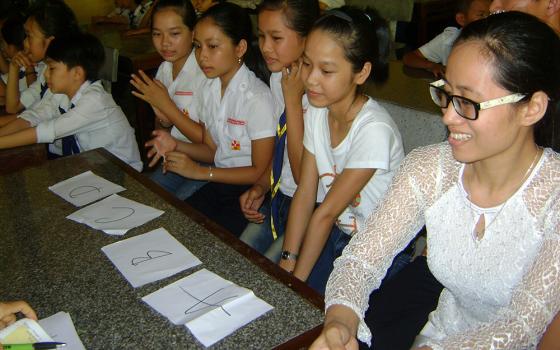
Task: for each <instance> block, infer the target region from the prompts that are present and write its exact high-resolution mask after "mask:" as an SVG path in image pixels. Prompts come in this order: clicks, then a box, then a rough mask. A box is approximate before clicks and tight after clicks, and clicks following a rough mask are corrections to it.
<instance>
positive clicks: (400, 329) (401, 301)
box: [360, 256, 443, 350]
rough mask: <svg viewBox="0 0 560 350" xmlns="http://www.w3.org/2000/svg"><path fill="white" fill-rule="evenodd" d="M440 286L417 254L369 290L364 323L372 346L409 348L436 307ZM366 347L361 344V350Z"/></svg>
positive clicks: (389, 349) (387, 349)
mask: <svg viewBox="0 0 560 350" xmlns="http://www.w3.org/2000/svg"><path fill="white" fill-rule="evenodd" d="M442 289H443V285H442V284H441V283H439V282H438V280H436V278H435V277H434V276H433V275H432V273H431V272H430V269H429V268H428V264H427V260H426V257H425V256H419V257H417V258H416V259H414V261H412V262H411V263H409V264H408V265H406V266H405V267H404V268H403V269H402V270H401V271H399V272H398V273H397V274H396V275H395V276H394V277H393V278H391V279H389V280H384V281H383V283H382V284H381V287H380V288H379V289H378V290H376V291H374V292H373V293H371V295H370V299H369V306H370V308H369V309H368V310H367V311H366V315H365V322H366V324H367V326H368V327H369V329H370V330H371V333H372V336H373V339H372V347H371V349H375V350H400V349H403V350H409V349H410V347H411V346H412V343H413V342H414V338H416V336H417V335H418V333H420V331H421V330H422V328H424V325H425V324H426V322H427V321H428V315H429V314H430V312H432V311H433V310H434V309H435V308H436V307H437V303H438V300H439V296H440V294H441V291H442ZM364 349H368V347H367V345H366V344H364V343H360V350H364Z"/></svg>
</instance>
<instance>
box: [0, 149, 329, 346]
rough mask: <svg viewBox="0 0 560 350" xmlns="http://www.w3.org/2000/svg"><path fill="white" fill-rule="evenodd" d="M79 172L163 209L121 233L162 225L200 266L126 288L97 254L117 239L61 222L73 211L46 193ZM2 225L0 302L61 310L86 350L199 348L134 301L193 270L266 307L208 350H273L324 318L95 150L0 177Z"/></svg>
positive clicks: (47, 312)
mask: <svg viewBox="0 0 560 350" xmlns="http://www.w3.org/2000/svg"><path fill="white" fill-rule="evenodd" d="M86 170H92V171H93V172H94V173H96V174H97V175H99V176H102V177H104V178H106V179H108V180H109V181H112V182H115V183H117V184H120V185H122V186H124V187H125V188H126V189H127V190H126V191H124V192H122V193H120V195H121V196H123V197H126V198H130V199H132V200H135V201H138V202H141V203H144V204H146V205H150V206H153V207H155V208H158V209H161V210H164V211H165V214H164V215H162V216H161V217H160V218H158V219H155V220H153V221H151V222H149V223H147V224H145V225H143V226H141V227H139V228H136V229H133V230H131V231H129V232H128V233H127V234H126V235H125V236H124V237H123V238H129V237H132V236H135V235H139V234H142V233H146V232H148V231H151V230H153V229H156V228H158V227H164V228H166V229H167V230H168V231H169V232H170V233H171V234H172V235H173V236H174V237H176V238H177V239H178V240H179V241H180V242H181V243H182V244H183V245H185V246H186V247H187V248H188V249H189V250H190V251H191V252H192V253H194V254H195V255H196V256H197V257H198V258H199V259H200V260H201V261H202V262H203V264H202V265H201V266H199V267H197V268H195V269H191V270H187V271H183V272H181V273H178V274H176V275H174V276H172V277H169V278H166V279H163V280H161V281H158V282H155V283H151V284H148V285H145V286H143V287H139V288H136V289H134V288H132V287H131V286H130V285H129V284H128V282H127V281H126V280H125V279H124V278H123V277H122V276H121V274H120V273H119V272H118V270H117V269H116V268H115V267H114V266H113V264H112V263H111V262H110V261H109V259H107V257H106V256H105V254H103V252H102V251H101V247H103V246H105V245H107V244H110V243H113V242H115V241H117V240H120V239H123V238H120V237H112V236H109V235H106V234H104V233H103V232H101V231H98V230H94V229H91V228H89V227H87V226H85V225H82V224H78V223H75V222H73V221H70V220H68V219H65V217H66V216H67V215H69V214H71V213H73V212H74V211H76V210H77V208H75V207H73V206H72V205H71V204H70V203H67V202H66V201H64V200H63V199H61V198H59V197H58V196H56V195H55V194H53V193H52V192H50V191H49V190H48V186H51V185H53V184H55V183H57V182H59V181H61V180H64V179H67V178H70V177H72V176H74V175H77V174H80V173H82V172H84V171H86ZM0 223H1V226H0V230H1V231H0V281H1V283H2V287H1V288H0V300H14V299H24V300H27V301H28V302H29V303H30V304H31V305H32V306H33V307H34V308H35V309H36V310H37V312H38V314H39V316H40V317H47V316H50V315H52V314H54V313H56V312H59V311H66V312H69V313H70V315H71V317H72V319H73V321H74V325H75V327H76V330H77V331H78V334H79V335H80V338H81V339H82V342H83V343H84V345H85V346H86V348H88V349H197V348H203V346H202V345H201V344H200V343H198V342H197V341H196V339H195V338H194V337H193V336H192V335H191V334H190V333H189V331H188V330H187V329H186V327H182V326H174V325H173V324H172V323H171V322H169V321H167V319H166V318H164V317H163V316H161V315H159V314H158V313H156V312H155V311H154V310H153V309H152V308H150V307H149V306H148V305H147V304H145V303H143V302H142V300H141V298H142V297H143V296H145V295H147V294H149V293H151V292H154V291H156V290H158V289H160V288H162V287H164V286H166V285H168V284H170V283H172V282H175V281H176V280H178V279H180V278H183V277H185V276H187V275H189V274H191V273H192V272H194V271H196V270H197V269H200V268H206V269H208V270H210V271H213V272H215V273H217V274H218V275H220V276H222V277H224V278H226V279H229V280H231V281H233V282H234V283H237V284H239V285H240V286H243V287H246V288H249V289H251V290H253V291H254V292H255V294H256V295H257V296H258V297H260V298H262V299H263V300H265V301H266V302H268V303H270V304H271V305H273V306H274V310H273V311H271V312H269V313H267V314H265V315H264V316H262V317H261V318H259V319H257V320H256V321H253V322H252V323H250V324H249V325H247V326H245V327H243V328H241V329H240V330H238V331H237V332H235V333H234V334H232V335H230V336H229V337H227V338H225V339H224V340H222V341H220V342H218V343H217V344H215V345H214V346H213V347H211V348H213V349H269V348H273V347H275V346H277V345H279V344H282V343H284V342H286V341H287V340H289V339H292V338H294V337H296V336H298V335H300V334H302V333H304V332H305V331H307V330H309V329H312V328H314V327H315V326H317V325H319V324H321V323H322V320H323V314H322V310H320V309H318V308H317V307H315V306H313V305H311V304H310V303H309V302H307V301H306V300H305V299H303V298H302V297H301V296H300V295H299V294H297V293H296V292H294V291H292V290H291V289H289V288H288V287H286V286H285V285H284V284H282V283H281V282H279V281H277V280H276V279H275V278H273V277H271V276H269V275H268V274H266V273H265V272H264V271H263V270H261V269H260V268H259V267H257V266H256V265H254V264H253V263H252V262H250V261H249V260H248V259H247V258H245V257H244V256H243V255H241V254H240V253H238V252H237V251H235V250H233V249H231V248H230V247H228V246H227V245H226V244H225V243H224V242H222V241H221V240H220V239H218V238H217V237H216V236H214V235H212V234H211V233H209V232H208V231H207V230H206V229H205V228H203V227H202V226H199V225H198V224H196V223H195V222H193V221H192V220H191V219H190V218H189V217H187V216H186V215H185V214H184V213H182V212H181V211H179V210H177V209H176V208H175V207H173V206H172V205H171V204H169V203H168V202H166V201H164V200H163V199H161V197H159V196H158V195H156V194H155V193H153V192H152V191H150V190H147V189H146V188H145V187H144V186H143V185H142V184H140V183H139V182H138V181H137V180H135V179H134V178H133V177H131V176H129V175H127V174H125V173H124V172H123V171H122V170H121V169H120V168H118V167H117V166H115V165H114V164H112V163H111V162H109V161H108V160H106V159H105V158H104V157H102V156H101V155H99V154H98V153H95V152H87V153H84V154H82V155H80V156H77V157H71V158H66V159H60V160H56V161H50V162H47V163H46V164H45V165H43V166H41V167H37V168H28V169H25V170H23V171H20V172H18V173H14V174H11V175H6V176H2V177H0Z"/></svg>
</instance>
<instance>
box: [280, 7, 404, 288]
mask: <svg viewBox="0 0 560 350" xmlns="http://www.w3.org/2000/svg"><path fill="white" fill-rule="evenodd" d="M388 45H389V43H388V37H387V28H386V26H385V25H384V22H383V20H382V19H380V18H378V16H376V15H375V14H374V13H365V12H362V11H360V10H357V9H354V8H342V9H340V10H332V11H329V12H327V13H326V14H325V15H324V16H323V17H322V18H321V19H319V20H318V21H317V22H316V23H315V25H314V27H313V29H312V30H311V33H310V34H309V36H308V37H307V42H306V44H305V51H304V55H303V67H302V77H303V81H304V84H305V88H306V93H307V97H308V98H309V102H310V103H311V106H310V107H309V109H308V111H307V115H306V123H305V136H304V140H303V144H304V147H305V149H304V151H303V158H302V164H301V173H300V181H299V184H298V188H297V190H296V193H295V195H294V200H293V201H292V206H291V208H290V214H289V218H288V228H287V230H286V237H285V239H284V252H283V253H282V258H283V259H282V260H281V261H280V266H281V267H283V268H284V269H286V270H288V271H293V272H294V275H295V276H296V277H298V278H299V279H301V280H304V281H305V280H307V282H308V284H309V285H310V286H311V287H313V288H314V289H316V290H317V291H319V292H321V293H324V288H325V284H326V281H327V278H328V275H329V274H330V271H331V270H332V264H333V261H334V259H336V257H338V256H339V255H340V253H341V252H342V249H343V248H344V246H345V245H346V244H347V243H348V241H349V240H350V237H351V236H352V235H354V234H355V233H356V232H357V231H358V230H359V229H361V228H362V227H363V225H364V221H365V217H366V216H367V215H368V214H369V212H371V211H372V210H373V209H375V207H376V206H377V204H378V202H379V201H380V199H381V198H382V197H383V195H384V193H385V191H386V189H387V188H388V185H389V183H390V181H391V178H392V176H393V173H394V172H395V170H396V168H397V167H398V165H399V163H400V161H401V160H402V159H403V158H404V150H403V146H402V140H401V136H400V133H399V131H398V129H397V127H396V125H395V123H394V122H393V120H392V119H391V117H390V116H389V114H388V113H387V111H385V109H383V108H382V107H381V106H380V105H379V104H377V103H376V102H375V101H373V100H372V99H371V98H369V97H368V96H366V95H363V94H362V93H360V90H359V88H358V87H359V86H360V85H362V84H364V83H365V82H366V80H367V79H368V78H370V77H371V78H373V79H374V80H375V81H383V80H384V79H386V77H387V69H388V66H387V51H388ZM318 183H319V185H320V186H321V187H322V188H323V190H324V191H325V192H326V196H325V199H324V201H323V203H321V205H320V206H319V207H318V208H317V209H316V210H314V206H315V199H316V194H317V184H318Z"/></svg>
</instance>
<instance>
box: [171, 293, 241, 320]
mask: <svg viewBox="0 0 560 350" xmlns="http://www.w3.org/2000/svg"><path fill="white" fill-rule="evenodd" d="M179 288H181V290H182V291H183V292H184V293H186V294H187V295H188V296H190V297H191V298H193V299H194V300H196V301H197V302H196V303H194V304H193V305H192V306H191V307H189V308H188V309H187V310H185V315H188V314H192V313H195V312H198V311H201V310H204V309H207V308H209V307H219V308H220V309H222V311H223V312H224V313H225V314H226V315H228V316H231V314H230V313H229V312H227V310H226V309H225V308H224V307H223V306H222V305H220V303H223V302H224V301H225V300H228V299H234V298H237V295H233V296H230V297H226V298H223V299H222V300H217V301H216V302H215V304H211V303H209V302H206V301H205V300H207V299H210V298H211V297H213V296H215V295H216V294H218V293H220V292H221V291H222V290H224V289H225V288H220V289H218V290H216V291H215V292H214V293H211V294H210V295H208V296H206V297H204V298H202V299H198V298H197V297H195V296H194V295H192V294H191V293H189V292H187V291H186V290H185V289H184V288H183V287H181V286H179ZM199 305H204V306H202V307H199V308H197V309H196V310H194V309H195V308H196V307H197V306H199Z"/></svg>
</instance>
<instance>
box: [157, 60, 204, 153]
mask: <svg viewBox="0 0 560 350" xmlns="http://www.w3.org/2000/svg"><path fill="white" fill-rule="evenodd" d="M156 79H157V80H159V81H161V83H162V84H163V85H165V86H166V87H167V92H168V93H169V96H170V97H171V99H172V100H173V102H175V105H176V106H177V107H178V108H179V109H180V110H181V111H182V112H183V114H184V115H185V118H189V114H188V111H189V109H190V107H191V105H192V104H193V100H194V99H195V98H198V97H199V95H200V93H201V90H200V88H201V86H202V84H203V83H204V82H205V81H206V80H208V79H207V78H206V76H205V75H204V73H203V72H202V70H201V69H200V67H199V66H198V63H197V62H196V57H195V56H194V50H193V51H192V52H191V54H190V55H189V57H188V58H187V60H186V61H185V64H184V65H183V68H181V71H180V72H179V74H177V77H176V78H175V80H173V64H172V63H171V62H167V61H164V62H163V63H162V64H160V66H159V68H158V71H157V73H156ZM190 118H191V119H192V120H193V121H195V122H198V118H196V117H195V116H194V115H190ZM171 135H172V136H173V137H175V138H176V139H179V140H181V141H186V142H190V140H189V139H188V138H187V137H186V136H185V135H183V134H182V133H181V131H179V129H177V127H175V126H173V128H172V129H171Z"/></svg>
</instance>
